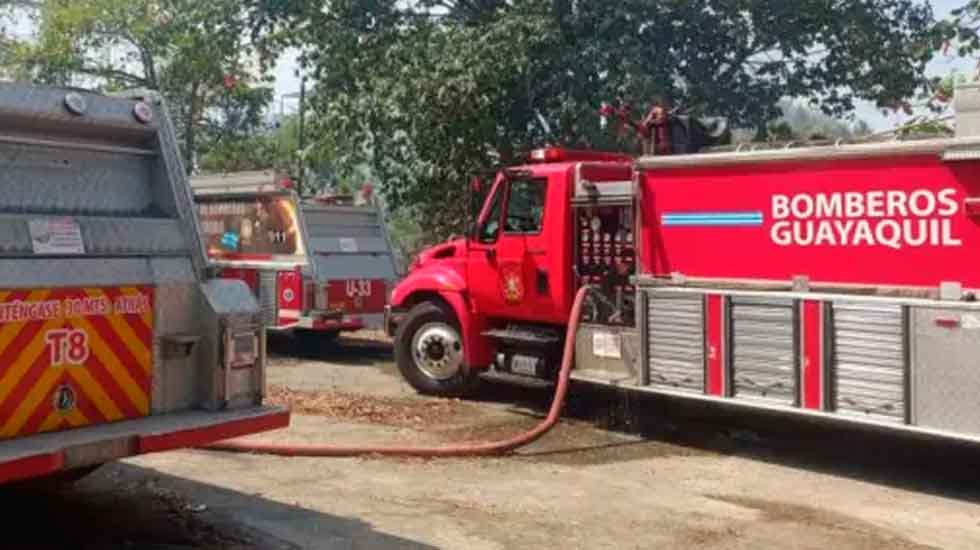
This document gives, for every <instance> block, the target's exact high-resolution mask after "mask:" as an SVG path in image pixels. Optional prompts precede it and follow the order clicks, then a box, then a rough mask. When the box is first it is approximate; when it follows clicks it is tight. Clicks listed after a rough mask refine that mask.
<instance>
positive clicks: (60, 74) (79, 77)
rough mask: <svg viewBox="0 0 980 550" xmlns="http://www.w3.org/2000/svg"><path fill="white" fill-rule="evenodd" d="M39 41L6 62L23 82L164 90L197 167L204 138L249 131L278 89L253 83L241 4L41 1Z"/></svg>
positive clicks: (215, 0) (227, 0)
mask: <svg viewBox="0 0 980 550" xmlns="http://www.w3.org/2000/svg"><path fill="white" fill-rule="evenodd" d="M35 4H36V13H37V18H38V26H39V29H38V30H39V36H38V39H37V41H36V42H21V43H18V44H17V45H16V48H15V52H14V53H13V54H12V55H11V56H9V57H8V58H7V59H2V60H0V61H4V62H5V63H6V65H7V66H8V67H14V68H15V69H16V70H18V71H19V73H20V74H19V76H20V77H21V78H26V79H31V80H34V81H37V82H41V83H49V84H59V85H83V86H86V87H94V88H99V89H105V90H115V89H120V88H147V89H153V90H159V91H160V92H161V93H162V94H163V95H164V96H165V97H166V98H167V100H168V102H169V104H170V105H171V109H172V114H173V115H174V119H175V123H176V126H177V129H178V133H179V134H180V135H181V136H182V144H183V149H184V154H185V157H186V160H187V165H188V167H192V166H193V164H194V163H193V160H194V156H195V153H196V152H197V151H198V150H199V149H200V147H201V141H202V137H201V136H200V135H199V134H200V133H201V132H202V131H203V132H204V133H205V135H204V137H203V140H204V141H205V142H207V141H209V140H218V139H226V138H228V136H229V135H232V134H235V135H240V134H241V132H242V131H243V130H244V129H245V128H246V127H247V126H249V125H251V126H254V125H255V124H256V123H257V121H258V116H257V113H259V112H261V110H262V109H264V108H265V106H266V105H267V104H268V103H269V101H271V98H272V96H271V90H269V89H268V88H267V87H262V86H256V84H261V83H262V80H261V79H260V80H258V81H256V79H254V78H252V77H251V73H252V72H253V71H252V70H251V69H250V67H249V55H250V54H251V53H252V50H251V47H250V43H249V41H248V40H247V34H248V33H247V28H246V25H247V19H246V17H245V15H246V13H245V12H244V11H243V10H242V8H241V3H240V2H238V1H237V0H209V1H207V2H201V1H192V0H38V1H37V2H36V3H35Z"/></svg>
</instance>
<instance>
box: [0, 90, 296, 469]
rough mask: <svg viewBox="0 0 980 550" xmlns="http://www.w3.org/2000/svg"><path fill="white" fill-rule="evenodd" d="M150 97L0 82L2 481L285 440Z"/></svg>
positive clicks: (235, 286)
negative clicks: (256, 440)
mask: <svg viewBox="0 0 980 550" xmlns="http://www.w3.org/2000/svg"><path fill="white" fill-rule="evenodd" d="M198 234H199V232H198V230H197V220H196V217H195V215H194V210H193V203H192V199H191V192H190V186H189V185H188V183H187V178H186V176H185V172H184V168H183V166H182V163H181V160H180V155H179V152H178V149H177V142H176V140H175V136H174V130H173V127H172V126H171V123H170V121H169V119H168V117H167V113H166V109H165V106H164V105H163V103H162V102H161V100H160V99H159V97H158V96H157V95H155V94H153V93H132V94H127V95H120V96H115V97H109V96H105V95H100V94H95V93H90V92H85V91H76V90H64V89H55V88H38V87H31V86H27V85H21V84H11V83H0V483H9V482H14V481H24V480H31V479H35V478H40V477H48V476H55V477H62V476H65V477H68V476H71V475H81V474H82V473H84V472H86V471H89V470H91V469H93V468H95V467H97V466H98V465H101V464H103V463H106V462H109V461H113V460H116V459H121V458H125V457H129V456H133V455H138V454H143V453H152V452H158V451H166V450H171V449H179V448H184V447H192V446H198V445H203V444H206V443H210V442H214V441H218V440H222V439H228V438H232V437H237V436H241V435H246V434H251V433H256V432H260V431H264V430H270V429H276V428H280V427H284V426H286V425H287V424H288V422H289V414H288V412H286V411H284V410H282V409H279V408H274V407H268V406H263V404H262V402H263V394H264V387H265V367H266V365H265V337H264V332H263V330H262V324H261V319H260V315H259V313H260V312H259V308H258V304H257V303H256V301H255V299H254V298H253V297H252V295H251V294H250V293H249V292H248V288H247V287H246V286H245V285H244V284H242V283H241V282H238V281H227V280H222V279H217V278H212V277H209V276H208V272H207V263H206V256H205V251H204V247H203V245H202V243H201V241H200V239H199V237H198Z"/></svg>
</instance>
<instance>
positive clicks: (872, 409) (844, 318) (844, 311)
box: [831, 301, 907, 422]
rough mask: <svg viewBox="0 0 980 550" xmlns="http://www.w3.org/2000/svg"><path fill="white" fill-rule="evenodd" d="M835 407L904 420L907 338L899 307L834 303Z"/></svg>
mask: <svg viewBox="0 0 980 550" xmlns="http://www.w3.org/2000/svg"><path fill="white" fill-rule="evenodd" d="M833 324H834V326H833V361H834V364H833V367H834V368H833V370H832V372H833V381H832V385H831V387H832V388H833V390H832V391H833V393H832V398H831V399H832V401H833V405H834V409H835V410H836V411H837V412H838V413H840V414H844V415H853V416H860V417H865V418H872V419H875V420H880V421H887V422H904V421H905V410H906V405H905V400H906V397H905V387H906V374H905V373H906V362H907V360H906V357H907V351H906V349H907V346H906V341H907V336H906V325H907V323H906V321H905V310H904V308H903V307H902V306H901V305H895V304H879V303H874V302H851V301H838V302H834V304H833Z"/></svg>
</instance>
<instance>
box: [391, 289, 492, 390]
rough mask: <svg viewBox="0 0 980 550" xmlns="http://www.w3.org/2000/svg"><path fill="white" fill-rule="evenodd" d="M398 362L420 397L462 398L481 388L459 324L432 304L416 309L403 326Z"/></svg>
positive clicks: (398, 337) (397, 340)
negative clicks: (466, 351) (464, 351)
mask: <svg viewBox="0 0 980 550" xmlns="http://www.w3.org/2000/svg"><path fill="white" fill-rule="evenodd" d="M395 361H396V362H397V363H398V370H399V371H401V374H402V376H403V377H404V378H405V380H406V381H407V382H408V383H409V384H411V386H412V387H413V388H415V390H416V391H418V392H419V393H423V394H426V395H437V396H441V397H460V396H463V395H467V394H470V393H472V392H473V391H474V390H475V389H476V387H477V386H478V385H479V381H480V378H479V376H477V373H476V372H475V371H473V370H471V369H470V368H468V366H467V365H466V362H465V360H464V354H463V338H462V331H461V330H460V329H459V323H458V322H457V321H456V318H455V317H454V316H453V315H452V314H451V313H449V312H447V311H445V310H444V309H443V308H441V307H439V306H437V305H435V304H432V303H423V304H419V305H417V306H415V307H414V308H412V310H411V311H409V312H408V315H407V316H406V317H405V320H404V321H403V322H401V323H400V324H399V326H398V331H397V333H396V335H395Z"/></svg>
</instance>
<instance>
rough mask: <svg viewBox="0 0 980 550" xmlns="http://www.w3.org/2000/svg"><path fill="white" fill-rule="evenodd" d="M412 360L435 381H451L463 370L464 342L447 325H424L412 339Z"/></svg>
mask: <svg viewBox="0 0 980 550" xmlns="http://www.w3.org/2000/svg"><path fill="white" fill-rule="evenodd" d="M412 359H413V360H414V361H415V366H416V367H418V369H419V370H420V371H422V373H423V374H425V375H426V376H428V377H429V378H431V379H433V380H440V381H442V380H449V379H450V378H453V377H454V376H456V375H457V374H459V371H460V370H461V369H462V368H463V342H462V340H461V339H460V337H459V333H458V332H456V329H454V328H453V327H451V326H449V325H447V324H445V323H429V324H427V325H424V326H423V327H422V328H421V329H419V330H418V331H417V332H416V333H415V337H413V338H412Z"/></svg>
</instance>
